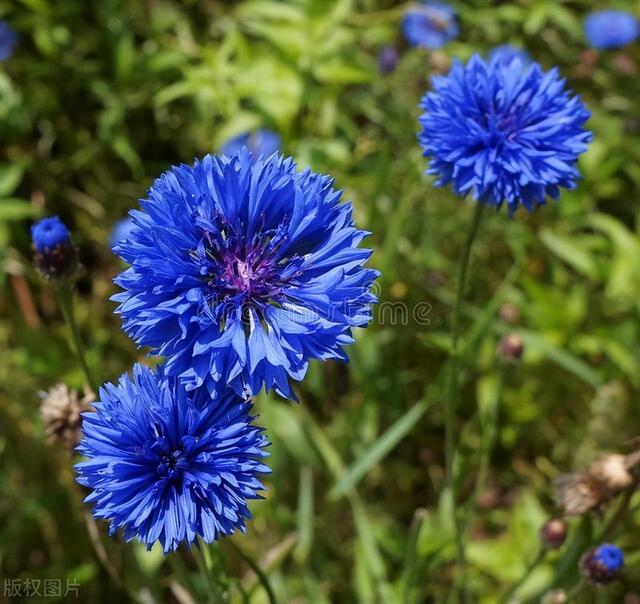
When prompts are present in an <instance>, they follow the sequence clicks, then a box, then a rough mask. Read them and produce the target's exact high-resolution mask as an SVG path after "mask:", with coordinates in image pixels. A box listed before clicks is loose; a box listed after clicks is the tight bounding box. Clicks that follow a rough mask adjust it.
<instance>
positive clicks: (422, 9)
mask: <svg viewBox="0 0 640 604" xmlns="http://www.w3.org/2000/svg"><path fill="white" fill-rule="evenodd" d="M402 30H403V32H404V37H405V38H406V39H407V42H409V44H411V46H424V47H425V48H430V49H436V48H441V47H442V46H444V45H445V44H446V43H447V42H450V41H451V40H454V39H455V38H457V37H458V32H459V29H458V23H457V21H456V11H455V9H454V8H453V7H452V6H449V5H448V4H445V3H444V2H437V1H433V2H419V3H416V4H414V5H412V6H411V8H409V10H408V11H407V12H406V14H405V16H404V19H403V20H402Z"/></svg>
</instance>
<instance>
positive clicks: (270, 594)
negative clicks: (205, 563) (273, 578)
mask: <svg viewBox="0 0 640 604" xmlns="http://www.w3.org/2000/svg"><path fill="white" fill-rule="evenodd" d="M227 543H228V544H229V545H230V546H231V549H233V550H235V552H236V553H237V554H238V555H239V556H240V557H241V558H242V559H243V560H244V561H245V562H246V563H247V564H248V565H249V566H250V567H251V570H252V571H253V572H254V573H256V575H257V577H258V580H259V581H260V584H261V585H262V587H263V588H264V590H265V592H266V593H267V598H268V600H269V604H278V600H277V599H276V594H275V592H274V591H273V587H271V583H270V582H269V577H267V575H266V573H265V572H264V571H263V570H262V569H261V568H260V565H259V564H258V563H257V562H256V561H255V560H254V559H253V558H251V556H249V555H248V554H245V553H244V552H243V551H242V550H241V549H240V548H239V547H238V546H237V545H236V544H235V543H234V542H233V541H232V540H231V539H228V540H227Z"/></svg>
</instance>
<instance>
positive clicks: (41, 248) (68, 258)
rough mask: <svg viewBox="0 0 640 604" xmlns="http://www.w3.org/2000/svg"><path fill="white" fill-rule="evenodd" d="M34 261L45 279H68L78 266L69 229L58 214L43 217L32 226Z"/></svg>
mask: <svg viewBox="0 0 640 604" xmlns="http://www.w3.org/2000/svg"><path fill="white" fill-rule="evenodd" d="M31 239H32V241H33V252H34V256H33V261H34V264H35V266H36V268H37V269H38V270H39V271H40V273H41V274H42V276H43V277H44V278H45V279H53V280H59V279H67V278H69V277H71V276H72V275H73V274H74V273H75V271H76V269H77V267H78V257H77V253H76V248H75V247H73V244H72V243H71V235H70V233H69V229H67V227H66V226H65V225H64V223H63V222H62V221H61V220H60V219H59V218H58V217H57V216H50V217H48V218H43V219H42V220H40V221H39V222H36V224H34V225H33V226H32V227H31Z"/></svg>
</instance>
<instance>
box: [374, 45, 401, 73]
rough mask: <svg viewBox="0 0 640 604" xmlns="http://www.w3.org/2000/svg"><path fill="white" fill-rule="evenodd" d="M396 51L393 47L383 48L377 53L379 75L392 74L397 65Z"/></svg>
mask: <svg viewBox="0 0 640 604" xmlns="http://www.w3.org/2000/svg"><path fill="white" fill-rule="evenodd" d="M398 58H399V57H398V51H397V50H396V49H395V48H394V47H393V46H383V47H382V48H381V49H380V51H379V52H378V69H379V71H380V73H381V74H383V75H387V74H390V73H392V72H393V70H394V69H395V68H396V65H397V64H398Z"/></svg>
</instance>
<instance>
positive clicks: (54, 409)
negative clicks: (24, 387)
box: [40, 384, 95, 449]
mask: <svg viewBox="0 0 640 604" xmlns="http://www.w3.org/2000/svg"><path fill="white" fill-rule="evenodd" d="M41 397H42V404H41V406H40V413H41V415H42V420H43V421H44V425H45V429H46V432H47V436H48V438H49V441H50V442H60V443H62V444H64V445H65V446H66V447H68V448H69V449H72V448H74V447H75V446H76V445H77V444H78V442H79V441H80V437H81V433H80V428H81V424H82V417H81V415H80V414H81V413H83V412H84V411H89V410H90V409H91V405H92V404H93V402H94V401H95V394H93V392H91V391H90V390H86V391H85V393H84V395H83V396H82V398H81V397H79V396H78V393H77V392H74V391H72V390H69V388H68V387H67V386H66V385H65V384H56V385H55V386H53V387H52V388H51V389H50V390H49V391H48V392H43V393H41Z"/></svg>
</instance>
